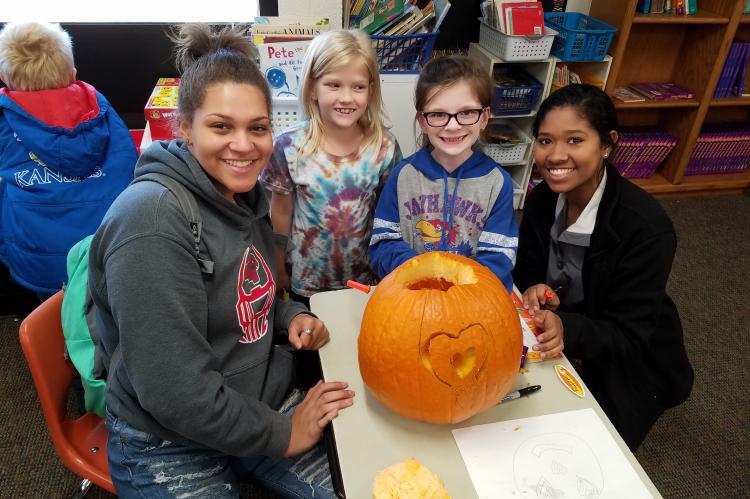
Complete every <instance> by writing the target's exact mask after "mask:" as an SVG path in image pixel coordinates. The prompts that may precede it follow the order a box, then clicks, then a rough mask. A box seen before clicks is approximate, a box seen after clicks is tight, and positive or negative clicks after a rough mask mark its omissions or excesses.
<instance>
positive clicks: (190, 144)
mask: <svg viewBox="0 0 750 499" xmlns="http://www.w3.org/2000/svg"><path fill="white" fill-rule="evenodd" d="M185 144H187V145H188V147H191V146H192V145H193V143H192V142H191V141H190V137H186V138H185ZM605 158H606V156H605Z"/></svg>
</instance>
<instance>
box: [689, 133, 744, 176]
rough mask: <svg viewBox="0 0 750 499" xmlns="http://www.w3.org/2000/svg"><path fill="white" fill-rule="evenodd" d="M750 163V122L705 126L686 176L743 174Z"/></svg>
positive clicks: (691, 157)
mask: <svg viewBox="0 0 750 499" xmlns="http://www.w3.org/2000/svg"><path fill="white" fill-rule="evenodd" d="M748 164H750V123H712V124H708V125H705V126H704V127H703V130H702V131H701V133H700V135H699V136H698V140H697V142H696V144H695V149H694V150H693V154H692V156H690V161H689V162H688V166H687V170H686V171H685V175H710V174H715V173H742V172H744V171H746V170H747V167H748Z"/></svg>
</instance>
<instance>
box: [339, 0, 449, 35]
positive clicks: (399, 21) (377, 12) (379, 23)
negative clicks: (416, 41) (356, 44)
mask: <svg viewBox="0 0 750 499" xmlns="http://www.w3.org/2000/svg"><path fill="white" fill-rule="evenodd" d="M345 1H348V2H350V4H349V6H348V8H349V28H358V29H361V30H363V31H365V32H366V33H368V34H370V35H379V36H383V35H385V36H396V35H411V34H419V33H430V32H434V31H437V30H438V28H439V27H440V24H441V23H442V22H443V19H445V15H446V14H447V12H448V9H450V2H449V1H448V0H434V1H430V2H427V4H426V5H424V7H422V8H420V7H419V6H418V5H417V0H345Z"/></svg>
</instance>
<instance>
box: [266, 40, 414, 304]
mask: <svg viewBox="0 0 750 499" xmlns="http://www.w3.org/2000/svg"><path fill="white" fill-rule="evenodd" d="M303 81H304V83H303V88H302V92H301V101H302V107H303V109H304V112H305V114H306V117H307V119H306V120H305V121H303V122H302V123H300V124H298V125H297V126H295V127H293V128H292V129H290V130H288V131H286V132H285V133H283V134H281V135H280V136H279V137H277V139H276V143H275V145H274V149H273V153H272V155H271V160H270V162H269V164H268V166H267V167H266V169H265V171H264V172H263V174H262V175H261V181H262V182H263V183H264V184H265V186H266V187H267V188H268V189H270V190H271V192H272V195H271V220H272V222H273V228H274V231H275V233H276V242H277V270H278V275H279V285H280V286H279V287H280V288H285V289H288V290H289V291H290V292H291V296H292V298H294V299H297V300H299V301H302V302H303V303H308V302H309V297H310V296H311V295H313V294H314V293H316V292H318V291H323V290H332V289H340V288H343V287H345V283H346V281H347V280H349V279H354V280H357V281H360V282H364V283H371V282H373V281H374V274H373V273H372V271H371V269H370V265H369V261H368V258H367V247H368V243H369V240H370V234H371V232H372V220H373V215H374V212H375V204H376V196H377V193H378V192H379V190H380V188H381V187H382V185H383V184H384V182H385V179H386V177H387V176H388V174H389V173H390V171H391V169H392V168H393V166H394V165H395V164H396V163H398V162H399V160H400V159H401V151H400V149H399V147H398V144H397V142H396V139H395V138H394V137H393V135H391V134H390V133H389V132H388V131H387V130H386V129H385V127H384V125H383V118H384V116H383V102H382V98H381V94H380V78H379V74H378V64H377V60H376V57H375V54H374V51H373V49H372V45H371V42H370V39H369V38H368V37H367V35H366V34H365V33H363V32H361V31H355V30H352V31H344V30H342V31H332V32H328V33H324V34H322V35H320V36H318V37H316V38H315V39H314V40H313V41H312V43H311V45H310V46H309V47H308V49H307V53H306V57H305V66H304V69H303Z"/></svg>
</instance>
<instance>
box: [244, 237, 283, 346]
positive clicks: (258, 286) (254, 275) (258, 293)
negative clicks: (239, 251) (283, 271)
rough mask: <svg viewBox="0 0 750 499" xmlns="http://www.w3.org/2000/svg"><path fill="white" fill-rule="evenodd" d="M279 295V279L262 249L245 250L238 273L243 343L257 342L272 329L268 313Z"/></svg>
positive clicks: (251, 248)
mask: <svg viewBox="0 0 750 499" xmlns="http://www.w3.org/2000/svg"><path fill="white" fill-rule="evenodd" d="M275 295H276V283H275V282H274V280H273V275H271V269H269V268H268V265H267V264H266V261H265V260H264V259H263V257H262V256H261V254H260V252H259V251H258V250H257V249H256V248H255V246H251V247H249V248H247V249H246V250H245V254H244V255H243V257H242V264H241V265H240V269H239V273H238V276H237V320H238V321H239V323H240V326H241V327H242V338H240V343H253V342H255V341H258V340H259V339H261V338H262V337H263V336H265V334H266V333H267V332H268V313H269V312H270V311H271V306H273V300H274V296H275Z"/></svg>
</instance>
